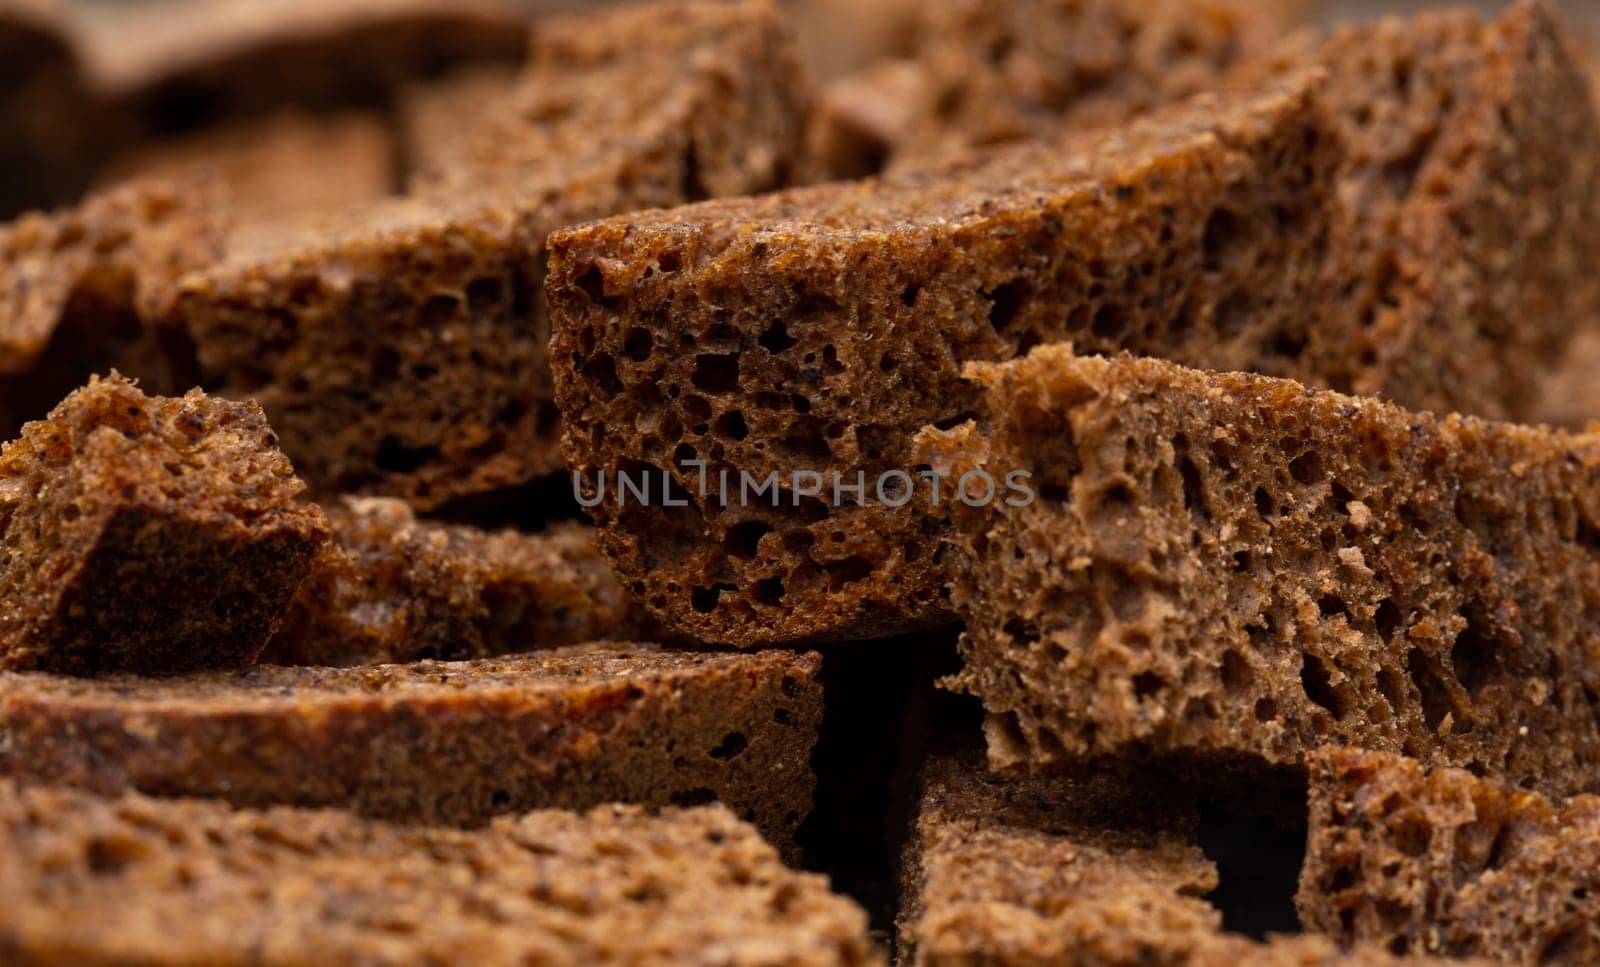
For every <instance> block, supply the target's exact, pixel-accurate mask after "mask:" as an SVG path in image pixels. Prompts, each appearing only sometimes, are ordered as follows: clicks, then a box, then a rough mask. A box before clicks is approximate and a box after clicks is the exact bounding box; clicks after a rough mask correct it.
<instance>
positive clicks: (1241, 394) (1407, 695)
mask: <svg viewBox="0 0 1600 967" xmlns="http://www.w3.org/2000/svg"><path fill="white" fill-rule="evenodd" d="M972 370H973V374H974V375H975V377H976V378H977V379H979V380H980V381H982V382H983V383H984V384H985V385H987V387H988V388H989V394H990V395H989V403H988V406H987V413H988V415H987V416H986V417H985V418H984V420H983V422H982V423H981V424H978V423H971V424H968V425H966V426H964V427H960V428H957V429H955V430H952V431H949V432H938V431H929V432H928V433H927V434H925V436H924V440H923V443H924V448H923V451H922V452H923V456H924V458H925V459H928V460H930V461H933V462H934V463H935V464H936V465H940V466H947V467H948V468H949V469H950V470H951V471H952V472H957V473H960V472H965V470H964V469H963V468H972V467H982V468H986V469H987V470H988V471H989V472H990V473H1004V472H1011V471H1026V472H1030V473H1031V474H1032V475H1033V476H1032V479H1031V489H1032V491H1033V492H1034V494H1035V495H1036V499H1035V500H1034V501H1033V502H1032V503H1031V504H1029V505H1027V506H1021V507H1012V506H1006V505H1005V504H1003V503H1001V502H999V501H996V502H995V503H993V504H991V505H989V506H986V507H982V508H969V507H966V506H964V505H960V504H952V513H954V514H956V515H957V517H958V518H959V526H958V532H959V534H960V535H961V537H960V539H959V541H958V545H959V546H958V548H956V549H953V550H952V559H954V560H957V561H958V562H959V563H958V564H957V566H956V568H955V571H956V574H955V583H954V588H953V600H954V602H955V604H956V607H957V608H958V610H959V611H960V613H961V614H962V616H963V617H964V618H965V620H966V622H967V625H966V627H967V632H966V638H965V641H964V644H963V648H962V650H963V654H964V656H965V665H966V667H965V669H964V670H963V671H962V672H961V674H960V675H959V676H958V678H957V683H958V685H959V686H960V687H961V688H963V689H965V690H966V691H968V692H970V693H972V694H974V695H976V696H978V697H979V698H981V699H982V700H983V701H984V703H985V706H986V708H987V710H988V713H989V719H988V725H987V732H988V735H989V742H990V745H989V748H990V757H991V759H992V760H993V761H994V762H996V763H998V764H1016V763H1022V762H1026V763H1030V764H1033V765H1037V766H1048V765H1050V764H1053V763H1057V762H1062V761H1068V760H1070V759H1071V758H1072V757H1074V756H1076V755H1080V754H1086V753H1087V754H1111V753H1127V752H1138V751H1156V752H1175V753H1194V754H1198V755H1201V756H1211V757H1217V758H1221V759H1228V758H1231V757H1252V758H1254V759H1256V760H1258V761H1265V762H1268V763H1273V764H1279V765H1285V766H1296V767H1299V766H1303V764H1304V762H1305V757H1306V755H1307V754H1308V753H1309V752H1311V751H1312V750H1314V749H1316V748H1318V747H1320V746H1323V745H1327V744H1349V745H1354V746H1360V747H1363V748H1370V749H1378V750H1385V751H1396V752H1398V751H1404V752H1405V753H1406V754H1408V755H1410V756H1413V757H1415V758H1418V759H1421V760H1423V761H1425V762H1429V763H1433V764H1438V765H1455V766H1461V767H1470V768H1472V769H1475V770H1479V771H1481V772H1482V774H1484V775H1487V776H1491V777H1500V778H1503V779H1505V780H1506V781H1510V782H1518V783H1525V784H1528V785H1530V786H1533V787H1538V788H1543V789H1547V790H1551V791H1556V792H1571V791H1576V790H1582V789H1588V788H1594V787H1595V786H1596V783H1597V771H1596V768H1595V767H1596V764H1597V763H1600V717H1597V714H1596V709H1597V708H1600V669H1597V668H1596V667H1595V665H1594V663H1593V662H1592V661H1591V660H1589V657H1588V655H1589V649H1590V648H1592V641H1593V638H1594V635H1595V630H1596V628H1597V627H1600V593H1597V591H1596V589H1597V588H1600V437H1595V436H1586V437H1585V436H1571V435H1567V434H1564V433H1559V432H1555V431H1550V430H1546V429H1543V428H1534V427H1523V426H1516V425H1511V424H1498V423H1489V422H1485V421H1482V420H1478V419H1475V418H1471V417H1459V416H1448V417H1439V416H1434V415H1430V414H1423V413H1412V412H1408V411H1405V410H1402V409H1399V408H1398V407H1395V406H1392V405H1389V404H1385V403H1382V402H1379V401H1376V400H1372V399H1360V398H1355V397H1347V396H1342V395H1339V394H1335V393H1329V392H1321V391H1314V390H1309V389H1307V388H1305V387H1304V386H1301V385H1299V384H1296V383H1292V382H1289V381H1286V380H1274V379H1267V378H1264V377H1259V376H1249V375H1242V374H1213V373H1204V372H1200V371H1196V370H1189V369H1184V368H1182V367H1179V366H1176V365H1174V364H1171V363H1166V362H1162V361H1157V360H1141V359H1133V358H1131V357H1127V356H1118V357H1116V358H1113V359H1106V358H1100V357H1075V356H1074V355H1073V354H1072V352H1071V350H1070V349H1068V348H1065V347H1059V346H1053V347H1041V348H1040V349H1038V350H1035V352H1034V353H1033V354H1032V355H1031V356H1029V357H1028V358H1026V359H1023V360H1017V361H1013V362H1011V363H1008V364H1004V365H984V366H975V367H973V368H972Z"/></svg>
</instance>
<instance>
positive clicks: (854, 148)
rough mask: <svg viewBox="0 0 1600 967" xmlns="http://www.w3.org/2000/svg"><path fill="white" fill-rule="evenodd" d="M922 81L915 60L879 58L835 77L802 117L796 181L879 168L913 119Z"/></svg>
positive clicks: (924, 85) (860, 174)
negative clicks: (801, 165)
mask: <svg viewBox="0 0 1600 967" xmlns="http://www.w3.org/2000/svg"><path fill="white" fill-rule="evenodd" d="M927 84H928V79H927V72H926V71H925V70H924V69H923V66H922V64H921V63H919V62H918V61H916V60H913V59H909V58H902V59H899V60H885V61H880V62H878V63H876V64H874V65H872V66H871V67H869V68H867V69H865V70H862V71H860V72H859V73H856V74H851V75H850V76H848V77H841V78H840V79H839V80H837V81H834V82H833V83H832V84H829V85H828V86H827V87H825V88H823V90H822V92H821V93H820V94H819V95H818V97H817V101H816V103H815V104H814V105H813V106H812V109H811V114H810V115H809V116H808V117H807V118H806V156H805V166H806V167H805V171H803V172H802V179H801V180H802V183H814V182H823V181H833V180H836V179H842V178H865V177H866V176H868V175H872V174H876V173H877V172H879V171H881V170H883V166H884V164H885V162H886V161H887V160H888V158H889V154H890V152H891V151H892V149H893V147H894V146H895V145H897V144H899V143H900V142H901V141H902V140H904V139H905V137H906V135H907V132H909V131H910V130H911V128H912V127H913V126H914V125H915V123H916V120H917V105H918V104H919V103H920V100H921V98H922V96H923V92H924V91H925V90H926V88H927Z"/></svg>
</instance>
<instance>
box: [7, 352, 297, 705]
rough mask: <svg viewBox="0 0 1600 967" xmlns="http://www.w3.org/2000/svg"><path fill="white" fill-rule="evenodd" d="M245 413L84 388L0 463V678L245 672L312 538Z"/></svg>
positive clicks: (201, 399)
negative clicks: (4, 673) (10, 673)
mask: <svg viewBox="0 0 1600 967" xmlns="http://www.w3.org/2000/svg"><path fill="white" fill-rule="evenodd" d="M302 489H303V485H302V484H301V483H300V481H299V479H298V478H296V477H295V475H294V468H293V467H291V466H290V464H289V460H288V458H286V457H285V456H284V455H283V454H282V453H281V452H280V451H279V450H278V448H277V438H276V437H275V436H274V435H273V432H272V428H271V427H270V426H268V425H267V421H266V419H265V418H264V417H263V416H262V414H261V408H260V407H258V406H256V405H254V404H252V403H232V402H228V401H225V400H218V399H213V398H210V397H207V396H206V395H205V394H204V393H202V392H201V391H200V390H198V389H196V390H191V391H190V392H189V393H188V394H187V395H185V396H183V397H181V398H177V399H172V398H163V397H148V396H146V395H145V394H144V393H142V392H140V390H139V389H138V387H136V386H135V385H134V384H132V383H130V382H128V381H127V380H125V379H123V378H122V377H120V376H118V375H117V374H115V373H113V374H112V375H111V376H110V377H109V378H104V379H102V378H98V377H96V378H94V379H91V380H90V382H89V384H88V385H87V386H85V387H83V388H82V389H80V390H77V391H75V392H74V393H73V394H72V395H70V396H68V397H67V398H66V399H65V400H63V401H62V402H61V404H60V405H59V406H57V407H56V408H55V409H54V410H52V411H51V413H50V416H49V417H48V418H47V419H45V420H42V421H38V422H34V423H29V424H27V425H26V426H24V427H23V429H22V436H21V437H20V438H19V439H16V440H13V441H11V442H9V443H7V444H5V447H4V449H3V451H0V528H3V542H4V553H3V554H0V668H6V669H35V668H37V669H44V670H49V671H57V672H65V673H71V674H90V673H96V672H107V671H129V672H143V673H149V674H172V673H178V672H184V671H189V670H195V669H203V668H227V667H232V666H237V665H243V664H248V663H249V662H250V661H252V660H253V659H254V658H255V656H256V654H257V653H258V652H259V651H260V650H261V648H262V646H264V645H265V644H266V642H267V639H268V638H269V637H270V636H271V635H272V632H273V630H274V629H275V628H276V627H277V625H278V622H279V621H280V620H281V619H282V617H283V613H284V611H285V610H286V609H287V608H288V606H289V602H290V599H291V598H292V597H293V596H294V593H295V591H296V589H297V588H298V587H299V586H300V582H301V580H302V579H303V578H304V577H305V575H306V572H307V570H308V569H309V568H310V566H311V559H312V557H313V555H315V554H316V552H317V549H318V548H319V547H320V546H321V545H322V543H323V541H324V540H325V539H326V537H327V522H326V521H325V520H324V518H323V516H322V513H321V512H320V511H319V510H317V508H315V507H314V506H311V505H309V504H304V503H300V502H299V501H298V499H297V498H298V497H299V494H300V492H301V490H302Z"/></svg>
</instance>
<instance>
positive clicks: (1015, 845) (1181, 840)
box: [897, 753, 1450, 967]
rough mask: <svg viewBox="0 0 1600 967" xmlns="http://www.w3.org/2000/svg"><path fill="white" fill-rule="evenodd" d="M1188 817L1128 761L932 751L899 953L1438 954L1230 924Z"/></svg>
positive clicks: (1307, 960)
mask: <svg viewBox="0 0 1600 967" xmlns="http://www.w3.org/2000/svg"><path fill="white" fill-rule="evenodd" d="M1196 828H1197V816H1196V812H1195V808H1194V806H1193V804H1192V803H1191V802H1189V801H1188V800H1187V799H1186V797H1185V796H1184V794H1183V793H1182V792H1181V791H1179V790H1178V789H1176V788H1175V787H1174V786H1172V785H1171V784H1170V783H1167V782H1166V781H1165V780H1164V779H1162V778H1161V777H1160V776H1159V775H1158V774H1153V773H1150V772H1148V771H1143V770H1141V769H1139V768H1136V767H1133V766H1131V765H1129V764H1127V763H1110V764H1108V765H1106V766H1104V767H1100V768H1095V767H1090V766H1087V765H1082V766H1079V767H1077V768H1076V769H1075V770H1074V771H1073V772H1072V773H1070V774H1062V775H1054V776H1036V777H1030V778H1020V779H1013V778H1003V777H1000V776H996V775H993V774H991V773H989V772H987V770H986V768H985V765H984V762H983V758H982V755H981V754H966V753H954V754H951V755H947V756H943V757H938V758H935V759H933V760H931V761H930V762H929V764H928V766H927V770H926V773H925V776H924V782H923V787H922V794H921V801H920V805H919V807H918V810H917V815H916V819H915V827H914V829H913V831H912V841H911V844H910V846H909V848H908V850H907V853H906V856H905V861H904V866H903V870H902V883H903V889H904V899H903V902H902V906H901V915H900V922H899V928H900V929H899V945H898V951H897V953H898V958H899V962H900V963H902V964H907V965H919V967H921V965H929V967H931V965H944V964H951V965H954V964H971V963H984V964H1054V963H1073V964H1095V965H1105V967H1121V965H1128V967H1135V965H1137V967H1148V965H1189V967H1203V965H1211V964H1216V965H1233V964H1239V963H1249V964H1295V965H1310V964H1326V965H1335V964H1338V965H1351V967H1354V965H1357V964H1390V963H1394V964H1400V963H1446V962H1450V961H1443V960H1433V959H1425V958H1408V959H1402V958H1397V957H1390V956H1388V955H1387V954H1386V953H1384V952H1383V950H1382V949H1381V948H1377V947H1373V946H1357V947H1355V948H1354V949H1352V950H1349V951H1345V950H1341V949H1340V948H1339V947H1338V946H1337V945H1336V944H1335V943H1334V942H1332V941H1331V940H1329V939H1328V938H1325V937H1320V936H1315V935H1278V936H1270V937H1268V938H1266V939H1265V940H1252V939H1250V938H1247V937H1244V936H1241V935H1238V934H1232V933H1227V932H1225V931H1224V929H1223V925H1222V914H1221V913H1220V912H1219V911H1218V910H1217V909H1216V908H1214V907H1213V906H1212V905H1211V904H1210V903H1209V902H1207V901H1206V899H1205V896H1206V894H1208V893H1210V892H1212V891H1213V890H1215V889H1216V888H1217V884H1218V876H1217V868H1216V867H1215V865H1213V863H1212V862H1211V861H1210V860H1209V859H1207V858H1206V856H1205V854H1204V853H1202V852H1201V850H1200V848H1199V846H1198V845H1196Z"/></svg>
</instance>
